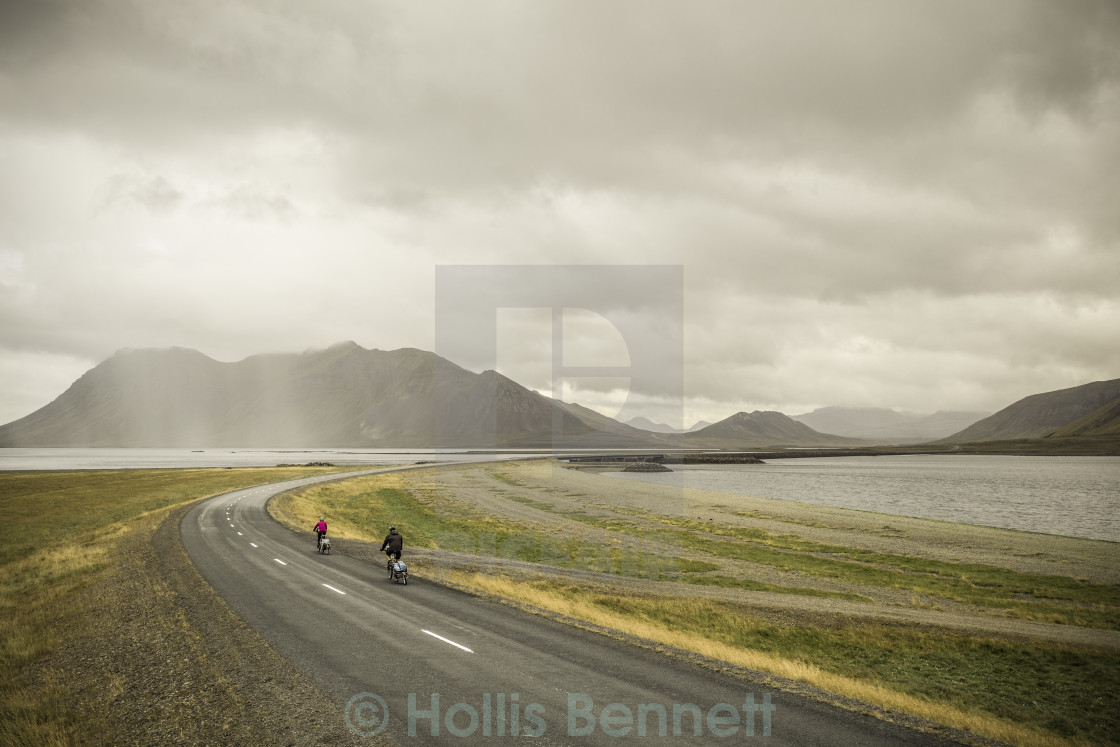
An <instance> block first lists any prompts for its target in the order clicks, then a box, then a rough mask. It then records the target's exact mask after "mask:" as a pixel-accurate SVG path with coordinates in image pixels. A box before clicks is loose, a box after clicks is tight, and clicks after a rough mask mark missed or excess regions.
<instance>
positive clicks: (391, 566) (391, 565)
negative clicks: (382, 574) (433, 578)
mask: <svg viewBox="0 0 1120 747" xmlns="http://www.w3.org/2000/svg"><path fill="white" fill-rule="evenodd" d="M385 568H386V570H388V572H389V580H390V581H392V582H393V583H395V584H404V585H405V586H407V585H408V566H406V565H405V563H404V561H403V560H394V559H393V558H389V562H388V563H386V564H385Z"/></svg>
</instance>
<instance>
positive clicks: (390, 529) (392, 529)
mask: <svg viewBox="0 0 1120 747" xmlns="http://www.w3.org/2000/svg"><path fill="white" fill-rule="evenodd" d="M389 531H390V532H395V531H397V528H396V527H389Z"/></svg>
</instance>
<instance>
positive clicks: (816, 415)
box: [793, 407, 991, 444]
mask: <svg viewBox="0 0 1120 747" xmlns="http://www.w3.org/2000/svg"><path fill="white" fill-rule="evenodd" d="M990 414H991V413H984V412H935V413H933V414H932V415H919V414H915V413H901V412H896V411H895V410H891V409H885V408H870V407H867V408H853V407H821V408H818V409H816V410H813V411H812V412H808V413H805V414H803V415H794V416H793V419H794V420H796V421H798V422H800V423H804V424H805V425H808V426H809V427H810V428H812V429H814V430H816V431H820V432H822V433H833V434H836V435H838V436H849V437H851V438H861V439H867V440H870V441H874V442H876V443H882V444H903V443H922V442H926V441H933V440H935V439H938V438H944V437H945V436H948V435H949V434H952V433H956V432H958V431H960V430H962V429H964V428H967V427H968V426H969V425H971V424H973V423H975V422H976V421H978V420H980V419H982V418H984V417H987V416H988V415H990Z"/></svg>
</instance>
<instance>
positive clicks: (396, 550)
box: [381, 527, 404, 560]
mask: <svg viewBox="0 0 1120 747" xmlns="http://www.w3.org/2000/svg"><path fill="white" fill-rule="evenodd" d="M403 549H404V537H402V536H401V535H399V534H397V528H396V527H389V533H388V534H387V535H385V541H384V542H382V543H381V552H383V553H385V554H386V555H387V556H388V557H390V558H395V559H396V560H400V559H401V550H403Z"/></svg>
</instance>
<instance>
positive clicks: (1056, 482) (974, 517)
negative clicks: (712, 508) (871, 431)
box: [609, 454, 1120, 542]
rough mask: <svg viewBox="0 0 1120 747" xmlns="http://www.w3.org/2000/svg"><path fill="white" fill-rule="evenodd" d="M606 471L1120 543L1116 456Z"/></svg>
mask: <svg viewBox="0 0 1120 747" xmlns="http://www.w3.org/2000/svg"><path fill="white" fill-rule="evenodd" d="M672 469H673V470H674V471H673V472H671V473H670V472H612V473H609V474H610V475H611V476H612V477H618V478H622V479H627V480H640V481H643V482H655V483H661V484H665V485H680V486H683V487H687V488H696V489H701V490H715V491H719V492H722V493H733V494H739V495H751V496H759V497H762V498H775V499H779V500H787V501H798V502H801V503H811V504H817V505H823V506H836V507H839V508H854V509H860V510H864V511H876V512H880V513H886V514H898V515H901V516H915V517H919V518H926V519H940V520H943V521H955V522H963V523H966V524H979V525H981V526H990V527H1000V528H1004V529H1020V530H1025V531H1028V532H1042V533H1044V534H1061V535H1067V536H1070V537H1087V538H1090V539H1102V540H1109V541H1112V542H1120V457H1038V456H976V455H951V454H947V455H913V456H880V457H828V458H820V459H816V458H813V459H800V458H794V459H773V460H769V461H768V462H767V463H766V464H763V465H742V466H737V467H727V466H724V465H688V466H680V465H673V466H672Z"/></svg>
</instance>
